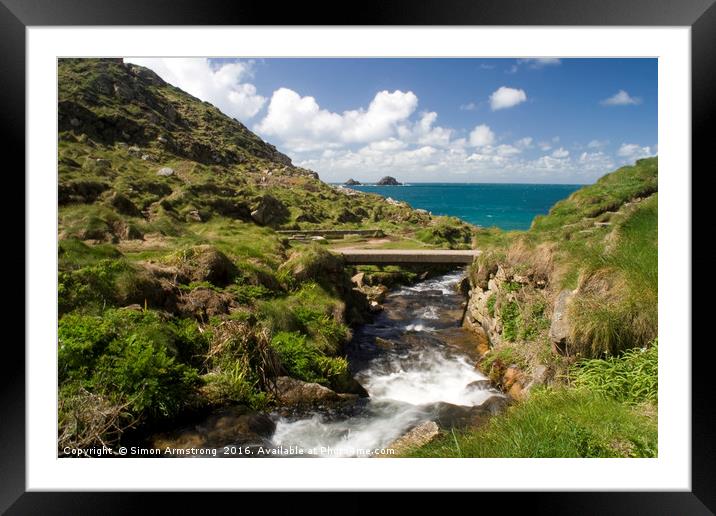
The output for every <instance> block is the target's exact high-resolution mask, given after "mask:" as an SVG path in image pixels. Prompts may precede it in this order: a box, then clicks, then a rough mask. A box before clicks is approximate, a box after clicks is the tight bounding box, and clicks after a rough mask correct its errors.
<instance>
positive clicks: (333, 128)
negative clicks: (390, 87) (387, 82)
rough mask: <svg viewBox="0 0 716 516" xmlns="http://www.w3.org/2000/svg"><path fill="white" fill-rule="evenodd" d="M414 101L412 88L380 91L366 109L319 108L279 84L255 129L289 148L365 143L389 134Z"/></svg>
mask: <svg viewBox="0 0 716 516" xmlns="http://www.w3.org/2000/svg"><path fill="white" fill-rule="evenodd" d="M417 105H418V97H417V96H416V95H415V94H414V93H413V92H411V91H408V92H402V91H400V90H396V91H394V92H392V93H391V92H388V91H381V92H378V93H377V94H376V95H375V97H374V98H373V100H372V101H371V103H370V105H369V106H368V109H363V108H360V109H355V110H350V111H344V112H343V113H342V114H338V113H333V112H330V111H328V110H326V109H322V108H321V107H320V106H319V105H318V102H316V99H315V98H313V97H310V96H306V97H301V96H300V95H299V94H298V93H296V92H295V91H293V90H291V89H288V88H279V89H278V90H276V91H274V93H273V95H272V96H271V102H270V103H269V107H268V113H267V115H266V117H265V118H264V119H263V120H261V122H259V123H258V124H257V125H256V127H255V129H256V130H257V131H258V132H260V133H262V134H264V135H267V136H277V137H279V138H280V139H281V140H283V142H284V144H285V145H286V146H287V147H288V148H290V149H292V150H304V151H305V150H310V148H311V146H313V145H316V146H320V145H325V144H326V143H334V144H344V143H368V142H372V141H378V140H383V139H386V138H389V137H391V136H392V135H393V134H394V133H395V131H396V129H397V125H398V124H399V123H400V122H404V121H406V120H407V119H408V118H409V117H410V115H411V114H412V113H413V112H414V111H415V108H416V107H417ZM435 116H437V115H435ZM432 121H434V118H433V119H432ZM432 121H430V117H428V120H427V121H426V122H425V123H426V124H427V125H428V128H429V126H430V125H431V123H432ZM428 122H429V123H428ZM435 129H437V128H435ZM440 129H441V128H440ZM308 144H313V145H308Z"/></svg>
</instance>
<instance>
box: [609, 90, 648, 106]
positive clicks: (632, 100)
mask: <svg viewBox="0 0 716 516" xmlns="http://www.w3.org/2000/svg"><path fill="white" fill-rule="evenodd" d="M600 104H601V105H602V106H629V105H632V106H635V105H637V104H641V98H639V97H632V96H631V95H629V93H627V92H626V91H624V90H619V91H618V92H616V93H615V94H614V95H612V96H611V97H609V98H608V99H604V100H602V101H601V102H600Z"/></svg>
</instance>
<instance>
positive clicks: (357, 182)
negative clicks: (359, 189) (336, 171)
mask: <svg viewBox="0 0 716 516" xmlns="http://www.w3.org/2000/svg"><path fill="white" fill-rule="evenodd" d="M343 184H345V185H346V186H358V185H360V184H362V183H361V182H360V181H356V180H355V179H353V178H351V179H349V180H348V181H346V182H345V183H343Z"/></svg>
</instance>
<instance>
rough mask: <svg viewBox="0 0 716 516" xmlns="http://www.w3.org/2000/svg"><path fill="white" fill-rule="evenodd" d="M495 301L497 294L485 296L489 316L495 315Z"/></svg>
mask: <svg viewBox="0 0 716 516" xmlns="http://www.w3.org/2000/svg"><path fill="white" fill-rule="evenodd" d="M496 302H497V294H494V293H492V294H490V297H488V298H487V313H488V314H489V315H490V317H495V303H496Z"/></svg>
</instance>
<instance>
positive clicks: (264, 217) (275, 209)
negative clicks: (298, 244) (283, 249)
mask: <svg viewBox="0 0 716 516" xmlns="http://www.w3.org/2000/svg"><path fill="white" fill-rule="evenodd" d="M289 215H290V213H289V211H288V208H286V206H285V205H284V204H283V203H282V202H281V201H279V200H278V199H276V198H275V197H273V196H271V195H264V196H263V197H261V198H259V200H258V203H257V205H256V207H255V208H254V209H253V211H251V218H252V219H253V220H254V222H256V223H257V224H261V225H262V226H273V225H278V224H283V223H284V222H286V221H287V220H288V217H289Z"/></svg>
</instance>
